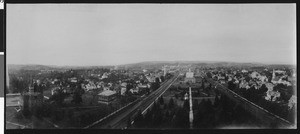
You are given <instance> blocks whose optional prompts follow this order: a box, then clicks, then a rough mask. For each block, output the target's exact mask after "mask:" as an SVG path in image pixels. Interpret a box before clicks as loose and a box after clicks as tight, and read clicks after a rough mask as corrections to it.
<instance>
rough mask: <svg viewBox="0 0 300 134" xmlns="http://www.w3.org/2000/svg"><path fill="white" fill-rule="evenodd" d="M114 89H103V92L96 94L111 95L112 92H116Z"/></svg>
mask: <svg viewBox="0 0 300 134" xmlns="http://www.w3.org/2000/svg"><path fill="white" fill-rule="evenodd" d="M116 93H117V92H116V91H111V90H104V91H103V92H101V93H99V94H98V95H101V96H111V95H113V94H116Z"/></svg>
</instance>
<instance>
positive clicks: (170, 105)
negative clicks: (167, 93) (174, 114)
mask: <svg viewBox="0 0 300 134" xmlns="http://www.w3.org/2000/svg"><path fill="white" fill-rule="evenodd" d="M168 106H169V109H172V108H174V100H173V97H172V98H171V99H170V100H169V104H168Z"/></svg>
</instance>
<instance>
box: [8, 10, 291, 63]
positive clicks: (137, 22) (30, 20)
mask: <svg viewBox="0 0 300 134" xmlns="http://www.w3.org/2000/svg"><path fill="white" fill-rule="evenodd" d="M6 30H7V47H6V48H7V49H6V52H7V60H6V62H7V63H8V64H43V65H116V64H126V63H135V62H142V61H175V60H188V61H234V62H260V63H267V64H270V63H276V64H296V59H295V58H296V5H295V4H244V5H243V4H233V5H231V4H225V5H221V4H219V5H216V4H212V5H210V4H186V5H185V4H112V5H108V4H98V5H95V4H93V5H91V4H43V5H42V4H34V5H31V4H22V5H18V4H7V29H6Z"/></svg>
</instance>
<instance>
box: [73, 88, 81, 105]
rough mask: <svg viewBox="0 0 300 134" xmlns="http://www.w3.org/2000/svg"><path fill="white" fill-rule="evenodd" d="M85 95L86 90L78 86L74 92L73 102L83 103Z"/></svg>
mask: <svg viewBox="0 0 300 134" xmlns="http://www.w3.org/2000/svg"><path fill="white" fill-rule="evenodd" d="M83 93H84V90H83V89H82V88H81V86H80V85H77V86H76V89H75V91H74V95H73V100H72V101H73V102H74V103H75V104H79V103H81V102H82V98H81V96H82V94H83Z"/></svg>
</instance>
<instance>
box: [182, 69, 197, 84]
mask: <svg viewBox="0 0 300 134" xmlns="http://www.w3.org/2000/svg"><path fill="white" fill-rule="evenodd" d="M184 82H189V83H196V79H195V77H194V72H192V71H191V69H189V71H188V72H187V73H186V75H185V79H184Z"/></svg>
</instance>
